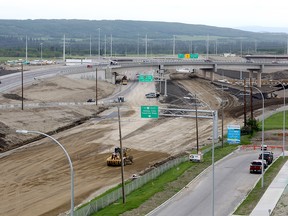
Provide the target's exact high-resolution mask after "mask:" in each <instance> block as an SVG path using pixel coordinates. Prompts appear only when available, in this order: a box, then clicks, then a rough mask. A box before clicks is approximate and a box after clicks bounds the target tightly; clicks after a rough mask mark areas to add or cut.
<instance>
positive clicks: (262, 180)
mask: <svg viewBox="0 0 288 216" xmlns="http://www.w3.org/2000/svg"><path fill="white" fill-rule="evenodd" d="M250 87H253V88H255V89H256V90H257V91H258V92H259V93H260V94H261V97H262V142H261V149H262V158H261V160H262V173H261V175H262V177H261V187H262V188H263V187H264V96H263V93H262V92H261V91H260V89H258V88H257V87H255V86H252V85H251V86H250ZM251 96H252V95H251Z"/></svg>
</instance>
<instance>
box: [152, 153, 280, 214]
mask: <svg viewBox="0 0 288 216" xmlns="http://www.w3.org/2000/svg"><path fill="white" fill-rule="evenodd" d="M258 154H259V152H258V151H247V152H246V151H240V150H237V151H235V152H234V153H232V154H230V155H229V156H228V157H226V158H224V159H223V160H221V161H220V162H218V163H216V164H215V172H214V173H215V174H214V179H215V181H214V196H215V199H214V215H215V216H228V215H231V214H232V213H233V211H234V210H235V208H236V207H237V206H238V204H239V203H240V202H241V201H242V200H243V199H244V198H245V196H246V194H247V193H248V192H249V191H250V189H251V188H252V187H253V186H254V184H255V183H256V182H257V180H258V179H259V178H260V177H261V175H258V174H250V173H249V162H250V161H252V160H254V159H255V158H257V157H258ZM275 155H277V156H279V155H280V152H277V153H276V154H275ZM212 179H213V175H212V168H211V167H210V168H208V169H207V170H206V171H205V172H203V173H202V174H200V176H198V178H196V179H194V180H193V181H192V182H190V183H189V184H188V185H187V187H185V188H183V189H182V190H181V191H180V192H179V193H178V194H176V195H175V196H174V197H172V198H171V199H169V200H168V201H166V202H165V203H164V204H162V205H161V206H159V207H158V208H156V209H154V210H153V211H151V212H150V213H149V214H147V216H156V215H157V216H162V215H163V216H164V215H165V216H170V215H171V216H174V215H177V216H186V215H197V216H207V215H213V214H212V188H213V186H212V183H213V180H212Z"/></svg>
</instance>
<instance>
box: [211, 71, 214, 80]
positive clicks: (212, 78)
mask: <svg viewBox="0 0 288 216" xmlns="http://www.w3.org/2000/svg"><path fill="white" fill-rule="evenodd" d="M210 80H211V82H213V81H214V71H211V72H210Z"/></svg>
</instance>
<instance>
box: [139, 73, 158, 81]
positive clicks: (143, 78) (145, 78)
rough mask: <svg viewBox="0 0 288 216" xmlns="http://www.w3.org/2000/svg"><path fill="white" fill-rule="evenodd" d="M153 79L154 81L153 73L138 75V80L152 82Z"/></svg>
mask: <svg viewBox="0 0 288 216" xmlns="http://www.w3.org/2000/svg"><path fill="white" fill-rule="evenodd" d="M153 81H154V77H153V75H143V74H140V75H139V82H153Z"/></svg>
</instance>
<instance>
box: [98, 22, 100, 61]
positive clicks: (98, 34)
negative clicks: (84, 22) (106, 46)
mask: <svg viewBox="0 0 288 216" xmlns="http://www.w3.org/2000/svg"><path fill="white" fill-rule="evenodd" d="M98 30H99V32H98V58H99V60H100V28H98Z"/></svg>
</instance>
